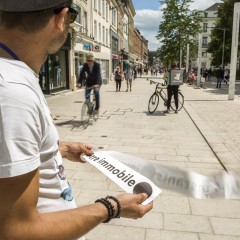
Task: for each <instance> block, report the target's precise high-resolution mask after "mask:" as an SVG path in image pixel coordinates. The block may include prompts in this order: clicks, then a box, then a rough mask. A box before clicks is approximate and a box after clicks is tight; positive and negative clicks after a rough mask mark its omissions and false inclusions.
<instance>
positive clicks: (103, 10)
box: [102, 0, 105, 18]
mask: <svg viewBox="0 0 240 240" xmlns="http://www.w3.org/2000/svg"><path fill="white" fill-rule="evenodd" d="M102 16H103V17H104V18H105V0H102Z"/></svg>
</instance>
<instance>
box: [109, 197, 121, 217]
mask: <svg viewBox="0 0 240 240" xmlns="http://www.w3.org/2000/svg"><path fill="white" fill-rule="evenodd" d="M107 199H112V200H113V201H114V202H116V203H117V207H118V211H117V214H116V216H115V217H114V218H120V217H121V213H122V207H121V204H120V201H119V200H118V199H117V198H116V197H113V196H107Z"/></svg>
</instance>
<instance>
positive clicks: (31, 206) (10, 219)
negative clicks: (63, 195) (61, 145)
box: [0, 170, 152, 240]
mask: <svg viewBox="0 0 240 240" xmlns="http://www.w3.org/2000/svg"><path fill="white" fill-rule="evenodd" d="M38 194H39V171H38V170H35V171H33V172H30V173H28V174H25V175H22V176H18V177H13V178H5V179H0V196H1V197H0V239H1V240H46V239H47V240H74V239H77V238H79V237H81V236H83V235H85V234H86V233H87V232H88V231H90V230H91V229H93V228H94V227H95V226H97V225H98V224H99V223H101V222H102V221H104V220H106V219H107V217H108V214H107V210H106V208H105V206H104V205H102V204H101V203H96V204H92V205H89V206H85V207H82V208H77V209H73V210H66V211H59V212H54V213H44V214H40V213H39V212H38V211H37V208H36V206H37V201H38ZM146 198H147V196H146V195H145V194H138V195H131V194H122V195H119V196H118V199H119V201H120V202H121V205H122V216H124V217H128V218H139V217H142V216H143V215H144V214H145V213H146V212H148V211H149V210H150V209H151V208H152V204H149V205H147V206H142V205H140V203H141V202H143V201H144V200H145V199H146ZM112 203H113V204H114V206H115V207H116V204H115V203H114V202H112Z"/></svg>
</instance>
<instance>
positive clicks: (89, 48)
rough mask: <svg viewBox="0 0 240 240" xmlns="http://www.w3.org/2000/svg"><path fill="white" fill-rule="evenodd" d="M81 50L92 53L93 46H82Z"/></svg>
mask: <svg viewBox="0 0 240 240" xmlns="http://www.w3.org/2000/svg"><path fill="white" fill-rule="evenodd" d="M83 50H86V51H93V46H92V45H91V44H83Z"/></svg>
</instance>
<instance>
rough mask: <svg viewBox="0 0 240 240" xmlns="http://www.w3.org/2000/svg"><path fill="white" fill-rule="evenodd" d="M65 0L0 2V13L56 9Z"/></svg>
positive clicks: (9, 0) (0, 0)
mask: <svg viewBox="0 0 240 240" xmlns="http://www.w3.org/2000/svg"><path fill="white" fill-rule="evenodd" d="M66 2H67V0H0V11H5V12H34V11H39V10H44V9H48V8H52V7H55V6H56V7H57V6H59V5H61V4H63V3H66Z"/></svg>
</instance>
